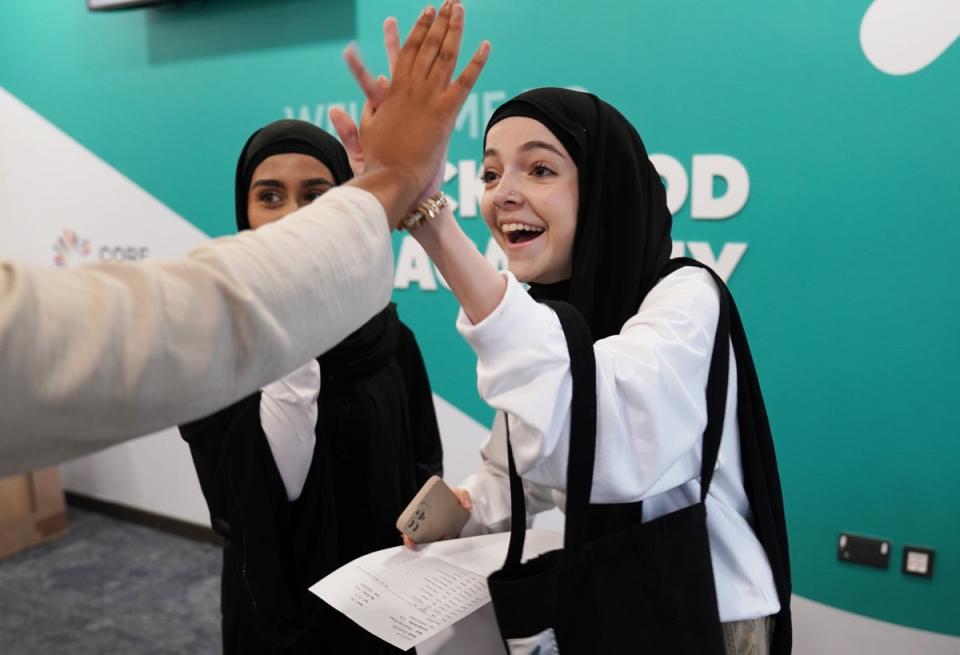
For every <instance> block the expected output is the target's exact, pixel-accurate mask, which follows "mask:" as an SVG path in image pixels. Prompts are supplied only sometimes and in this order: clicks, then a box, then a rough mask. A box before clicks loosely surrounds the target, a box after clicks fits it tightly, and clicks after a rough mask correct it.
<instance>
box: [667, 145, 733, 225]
mask: <svg viewBox="0 0 960 655" xmlns="http://www.w3.org/2000/svg"><path fill="white" fill-rule="evenodd" d="M650 161H651V162H652V163H653V165H654V167H655V168H656V169H657V172H658V173H660V177H661V178H662V179H663V183H664V185H665V186H666V188H667V208H668V209H669V210H670V213H671V214H674V215H675V214H676V213H677V212H679V211H680V210H681V209H683V206H684V204H686V202H687V194H688V193H689V197H690V216H691V218H696V219H713V220H715V219H723V218H730V217H731V216H735V215H736V214H737V213H739V211H740V210H741V209H743V206H744V205H745V204H746V203H747V199H748V198H749V197H750V175H749V173H747V168H746V167H745V166H744V165H743V164H742V163H741V162H740V161H739V160H738V159H736V158H735V157H731V156H730V155H722V154H708V155H694V156H693V161H692V164H691V169H690V175H689V176H688V175H687V171H686V169H685V168H684V167H683V164H681V163H680V161H679V160H678V159H676V158H675V157H672V156H670V155H666V154H663V153H655V154H652V155H650ZM717 178H720V179H722V180H723V181H724V182H725V183H726V190H725V191H724V192H723V193H721V194H720V195H714V182H715V180H716V179H717ZM691 179H692V184H691Z"/></svg>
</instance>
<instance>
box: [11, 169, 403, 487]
mask: <svg viewBox="0 0 960 655" xmlns="http://www.w3.org/2000/svg"><path fill="white" fill-rule="evenodd" d="M392 272H393V256H392V250H391V244H390V233H389V229H388V227H387V220H386V216H385V214H384V210H383V207H382V206H381V205H380V203H379V202H378V201H377V200H376V198H375V197H374V196H373V195H372V194H370V193H367V192H366V191H363V190H360V189H357V188H348V187H342V188H338V189H334V190H332V191H330V192H329V193H327V194H325V195H324V196H323V197H322V198H320V199H319V200H317V201H316V202H314V203H313V204H312V205H310V206H309V207H305V208H303V209H302V210H300V211H298V212H296V213H295V214H292V215H290V216H288V217H287V218H285V219H284V220H282V221H279V222H277V223H275V224H272V225H268V226H265V227H264V228H261V229H259V230H257V231H256V232H255V233H254V232H245V233H242V234H240V235H237V236H235V237H228V238H223V239H217V240H214V241H211V242H210V243H208V244H204V245H203V246H201V247H199V248H197V249H195V250H194V251H193V252H191V253H190V254H189V255H188V256H187V257H185V258H183V259H179V260H170V261H159V260H158V261H146V262H143V263H141V264H136V265H132V264H97V265H91V266H84V267H79V268H75V269H69V270H62V269H44V268H33V267H28V266H21V265H18V264H15V263H9V262H0V353H2V359H0V476H4V475H8V474H12V473H15V472H18V471H24V470H29V469H33V468H37V467H41V466H45V465H48V464H52V463H57V462H61V461H64V460H66V459H70V458H73V457H76V456H79V455H82V454H85V453H88V452H91V451H94V450H97V449H100V448H103V447H105V446H109V445H111V444H114V443H117V442H119V441H122V440H124V439H127V438H131V437H136V436H139V435H142V434H147V433H150V432H153V431H156V430H158V429H161V428H165V427H169V426H172V425H176V424H178V423H183V422H185V421H188V420H192V419H196V418H199V417H201V416H204V415H207V414H209V413H211V412H213V411H215V410H217V409H220V408H221V407H224V406H226V405H228V404H229V403H231V402H233V401H235V400H237V399H238V398H241V397H243V396H245V395H247V394H249V393H251V392H252V391H253V390H255V389H257V388H258V387H260V386H262V385H264V384H266V383H268V382H270V381H273V380H276V379H277V378H279V377H281V376H282V375H285V374H286V373H288V372H290V371H292V370H293V369H295V368H296V367H297V366H300V365H301V364H303V362H305V361H307V360H309V359H310V358H312V357H315V356H317V355H319V354H320V353H323V352H325V351H326V350H328V349H329V348H331V347H332V346H334V345H335V344H337V343H338V342H339V341H341V340H342V339H343V338H344V337H346V336H347V335H348V334H349V333H350V332H352V331H353V330H354V329H356V328H357V327H359V326H360V325H361V324H362V323H363V322H365V321H366V320H367V319H369V318H370V317H371V316H372V315H373V314H374V313H376V312H377V311H379V310H380V309H382V308H383V307H384V306H385V305H386V304H387V302H388V301H389V298H390V288H391V280H392Z"/></svg>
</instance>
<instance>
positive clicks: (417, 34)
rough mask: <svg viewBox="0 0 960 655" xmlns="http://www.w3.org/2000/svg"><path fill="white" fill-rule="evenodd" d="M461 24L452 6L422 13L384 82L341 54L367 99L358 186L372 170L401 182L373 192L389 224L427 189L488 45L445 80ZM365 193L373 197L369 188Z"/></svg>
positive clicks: (352, 55) (354, 56)
mask: <svg viewBox="0 0 960 655" xmlns="http://www.w3.org/2000/svg"><path fill="white" fill-rule="evenodd" d="M463 19H464V12H463V7H462V6H461V5H460V4H459V3H457V2H449V1H448V2H444V4H443V5H442V6H441V8H440V11H439V13H437V12H436V11H435V10H434V9H433V8H432V7H428V8H427V9H426V10H425V11H424V12H423V14H421V16H420V18H419V19H418V20H417V22H416V24H415V25H414V27H413V29H412V30H411V32H410V36H409V37H407V40H406V42H405V43H404V45H403V47H402V48H401V49H400V51H399V53H398V54H397V57H396V61H395V63H394V70H393V79H392V80H391V81H390V82H389V83H388V84H384V82H383V81H379V80H377V79H376V78H374V77H373V76H372V75H371V74H370V73H369V72H368V71H367V69H366V67H365V66H364V65H363V63H362V62H361V61H360V58H359V55H357V53H356V51H354V50H352V49H348V51H347V53H346V55H345V58H346V60H347V64H348V66H349V67H350V70H351V72H352V73H353V74H354V77H356V79H357V81H358V83H359V84H360V86H361V88H362V89H363V91H364V94H365V95H366V96H367V99H368V100H369V111H368V112H367V113H366V115H365V116H364V118H363V120H362V123H361V128H362V129H361V130H360V134H359V137H358V139H359V141H360V144H361V151H362V153H363V154H362V157H363V163H364V167H365V171H364V176H361V179H360V180H358V186H367V184H364V183H363V182H362V178H363V177H365V176H369V175H370V174H371V173H373V172H374V171H376V172H378V173H379V174H380V175H381V176H382V175H383V174H384V173H387V172H388V173H389V174H390V175H391V176H393V177H394V179H395V180H396V179H400V180H402V181H403V182H405V185H404V186H403V187H402V188H400V189H398V188H396V185H395V184H394V185H392V186H391V187H390V188H389V189H387V191H389V193H387V194H384V193H383V190H381V193H380V194H378V197H380V198H381V202H383V203H384V206H385V208H387V210H388V211H387V214H388V216H390V219H391V225H394V226H395V225H396V224H397V223H398V222H399V220H400V219H401V218H402V217H403V213H405V212H406V211H407V210H409V209H410V208H411V207H412V206H413V204H414V201H415V200H416V199H417V197H419V196H420V195H421V194H422V193H423V192H424V191H425V190H426V189H427V187H428V186H429V185H430V184H431V181H432V178H433V177H434V176H435V174H436V171H437V170H438V168H439V167H440V166H441V165H442V163H443V159H444V155H445V152H446V145H447V142H448V140H449V138H450V133H451V131H452V130H453V125H454V121H455V120H456V117H457V114H458V113H459V111H460V107H461V106H462V105H463V102H464V101H465V100H466V98H467V95H468V94H469V93H470V90H471V89H472V88H473V86H474V84H475V83H476V81H477V77H478V76H479V75H480V71H481V70H482V69H483V66H484V64H485V63H486V59H487V56H488V54H489V44H488V43H486V42H484V43H482V44H481V45H480V47H479V48H478V49H477V51H476V53H474V55H473V57H472V58H471V60H470V62H469V63H468V64H467V66H466V67H465V68H464V70H463V71H462V72H461V74H460V75H459V77H457V78H456V79H455V80H452V77H453V71H454V68H455V66H456V62H457V56H458V54H459V52H460V42H461V39H462V37H463ZM374 186H376V185H374ZM371 190H372V191H374V193H377V189H371ZM394 204H396V205H403V204H405V205H406V206H405V207H404V210H403V213H401V214H400V215H397V213H396V207H394V206H393V205H394ZM388 205H389V206H388Z"/></svg>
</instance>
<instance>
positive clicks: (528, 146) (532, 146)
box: [483, 140, 566, 159]
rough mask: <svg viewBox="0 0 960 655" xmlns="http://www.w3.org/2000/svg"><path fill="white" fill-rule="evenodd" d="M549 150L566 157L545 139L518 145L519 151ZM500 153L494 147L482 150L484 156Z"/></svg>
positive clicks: (495, 155)
mask: <svg viewBox="0 0 960 655" xmlns="http://www.w3.org/2000/svg"><path fill="white" fill-rule="evenodd" d="M540 149H542V150H549V151H550V152H553V153H556V154H557V155H559V156H560V157H563V158H564V159H566V156H565V155H564V154H563V153H562V152H560V151H559V150H558V149H557V147H556V146H554V145H551V144H549V143H547V142H546V141H537V140H534V141H527V142H526V143H524V144H523V145H522V146H520V152H529V151H530V150H540ZM499 154H500V153H498V152H497V151H496V149H495V148H487V149H486V150H484V151H483V156H484V157H497V156H499Z"/></svg>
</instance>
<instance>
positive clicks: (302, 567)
mask: <svg viewBox="0 0 960 655" xmlns="http://www.w3.org/2000/svg"><path fill="white" fill-rule="evenodd" d="M351 177H353V173H352V171H351V169H350V164H349V162H348V159H347V156H346V152H345V151H344V149H343V147H342V146H341V145H340V144H339V143H338V142H337V141H336V139H334V138H333V137H332V136H330V135H329V134H327V133H326V132H324V131H323V130H321V129H319V128H317V127H315V126H314V125H312V124H310V123H306V122H303V121H296V120H282V121H277V122H275V123H271V124H270V125H267V126H266V127H264V128H263V129H260V130H258V131H257V132H255V133H254V134H253V135H252V136H251V137H250V139H249V140H248V141H247V144H246V146H245V147H244V149H243V152H242V153H241V154H240V159H239V162H238V164H237V175H236V211H237V229H238V230H246V229H251V228H254V229H255V228H257V227H259V226H261V225H263V224H265V223H267V222H270V221H272V220H278V219H280V218H282V217H283V216H284V215H286V214H287V213H289V212H290V211H293V210H294V209H296V208H297V207H298V206H301V205H303V204H306V203H309V202H312V200H314V199H315V198H316V197H318V196H319V195H321V194H322V193H324V192H325V191H326V190H328V189H329V188H331V187H334V186H337V185H339V184H343V183H344V182H346V181H347V180H349V179H350V178H351ZM180 431H181V434H182V435H183V438H184V439H185V440H186V441H187V442H188V443H189V444H190V450H191V453H192V454H193V459H194V463H195V465H196V469H197V475H198V477H199V479H200V485H201V487H202V489H203V494H204V496H205V498H206V500H207V504H208V506H209V509H210V516H211V522H212V525H213V528H214V530H216V531H217V532H218V533H219V534H220V535H221V536H223V538H224V542H225V543H224V559H223V578H222V595H221V604H222V613H223V650H224V652H225V653H230V654H235V653H257V654H261V653H308V652H309V653H327V652H331V653H332V652H349V653H390V652H399V651H396V650H395V649H393V648H392V647H390V646H389V645H387V644H386V643H384V642H383V641H381V640H379V639H377V638H375V637H373V636H371V635H369V634H368V633H366V632H365V631H364V630H362V629H361V628H359V627H357V626H356V625H354V624H353V623H352V622H350V621H349V620H348V619H346V618H345V617H343V616H342V615H341V614H340V613H339V612H336V611H335V610H333V609H331V608H330V607H329V606H327V605H326V604H324V603H323V602H322V601H320V600H319V599H318V598H317V597H316V596H314V595H313V594H311V593H310V592H309V591H308V588H309V587H310V586H311V585H312V584H313V583H314V582H316V581H317V580H319V579H320V578H322V577H323V576H324V575H326V574H327V573H329V572H330V571H332V570H334V569H335V568H337V567H338V566H340V565H342V564H344V563H346V562H349V561H350V560H352V559H354V558H356V557H358V556H360V555H363V554H365V553H368V552H371V551H374V550H378V549H381V548H386V547H389V546H393V545H396V544H397V543H398V537H397V533H396V528H395V521H396V518H397V516H399V514H400V512H401V511H402V510H403V508H404V507H405V506H406V504H407V503H408V502H409V501H410V499H411V498H412V497H413V496H414V495H415V494H416V492H417V490H418V489H419V488H420V486H421V485H422V484H423V483H424V482H425V481H426V480H427V479H428V478H429V477H430V476H431V475H440V474H441V472H442V450H441V445H440V434H439V430H438V428H437V422H436V416H435V414H434V408H433V399H432V395H431V391H430V384H429V382H428V380H427V374H426V370H425V368H424V364H423V359H422V357H421V355H420V350H419V348H418V347H417V343H416V340H415V339H414V337H413V334H412V332H411V331H410V330H409V329H408V328H407V327H406V326H405V325H404V324H403V323H401V322H400V320H399V319H398V318H397V311H396V307H395V306H394V305H393V304H390V305H388V306H387V307H386V308H385V309H384V310H383V311H382V312H380V313H379V314H378V315H376V316H374V317H373V318H372V319H371V320H370V321H369V322H368V323H366V324H365V325H363V326H362V327H361V328H360V329H358V330H357V331H356V332H354V333H353V334H352V335H350V336H349V337H347V339H345V340H344V341H343V342H342V343H340V344H339V345H338V346H336V347H335V348H333V349H332V350H330V351H329V352H327V353H325V354H324V355H322V356H321V357H319V358H318V359H317V360H312V361H310V362H308V363H307V364H305V365H304V366H302V367H301V368H299V369H297V370H296V371H293V372H291V373H290V374H289V375H287V376H285V377H284V378H282V379H281V380H278V381H277V382H275V383H273V384H271V385H268V386H267V387H265V388H264V389H263V390H261V391H260V392H257V393H255V394H253V395H251V396H249V397H248V398H246V399H244V400H241V401H240V402H238V403H236V404H234V405H232V406H230V407H228V408H226V409H224V410H222V411H220V412H218V413H216V414H214V415H212V416H209V417H207V418H205V419H201V420H199V421H196V422H194V423H191V424H188V425H185V426H183V427H181V428H180Z"/></svg>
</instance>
